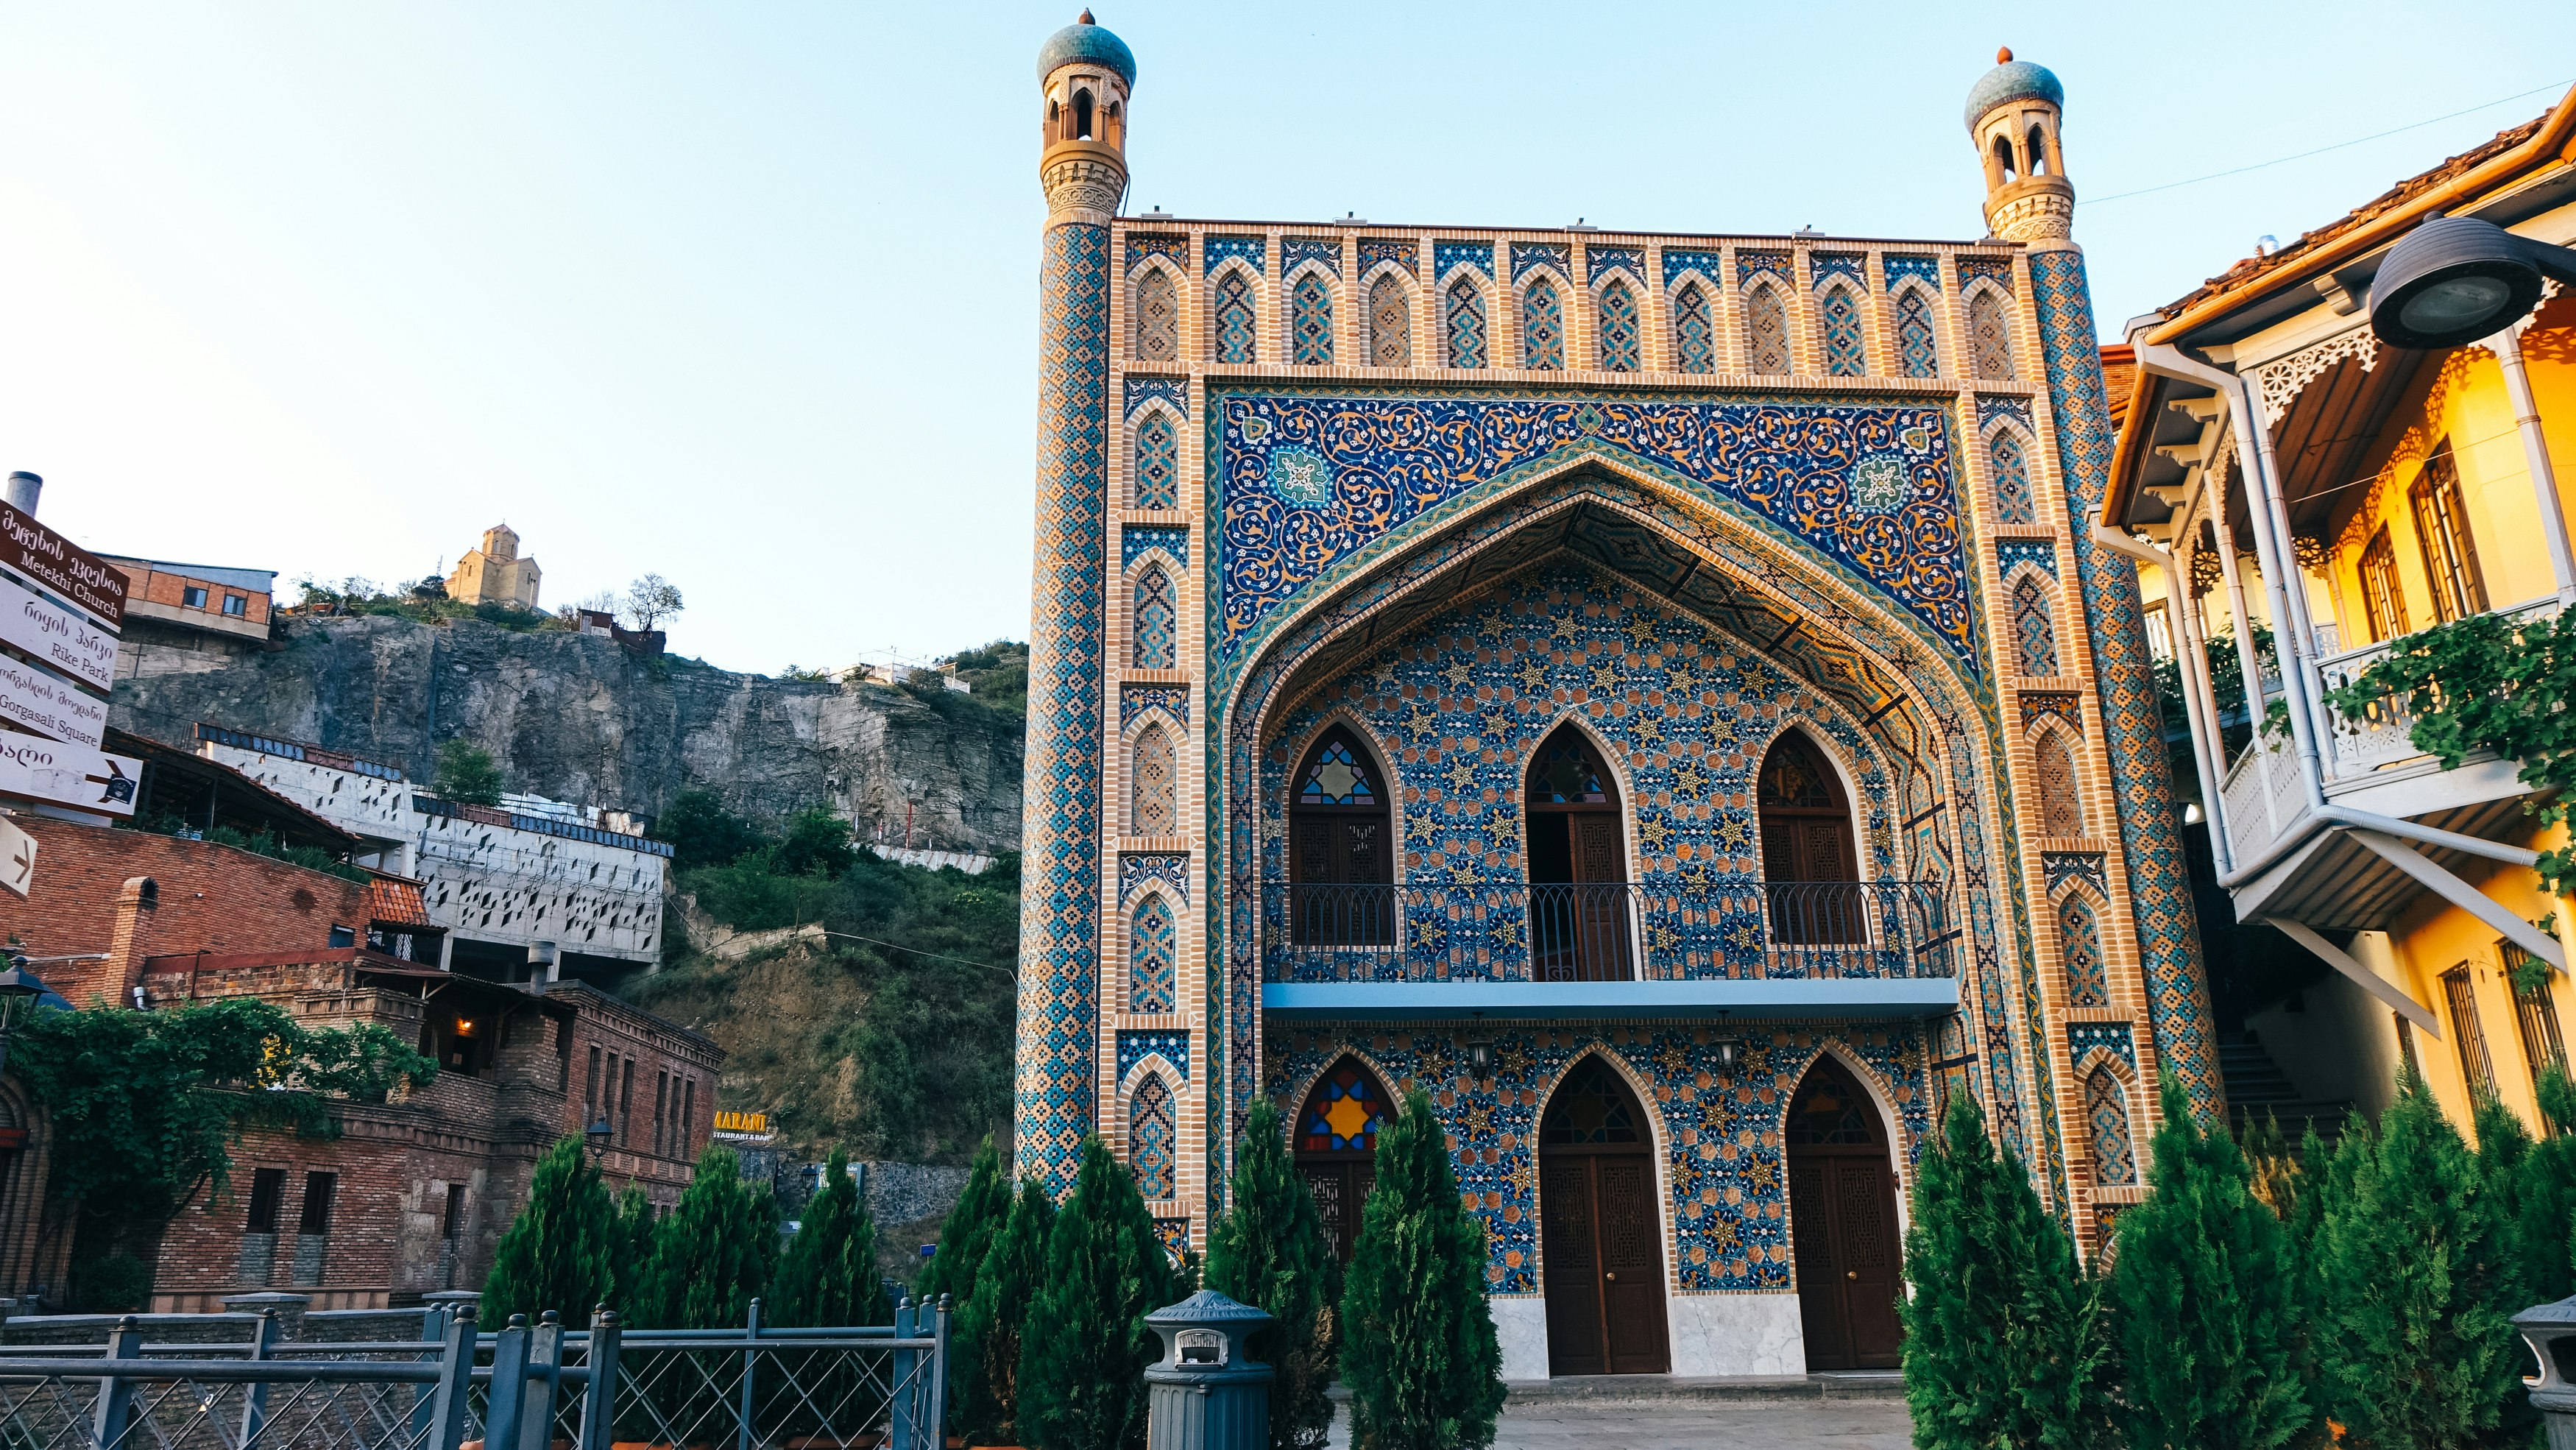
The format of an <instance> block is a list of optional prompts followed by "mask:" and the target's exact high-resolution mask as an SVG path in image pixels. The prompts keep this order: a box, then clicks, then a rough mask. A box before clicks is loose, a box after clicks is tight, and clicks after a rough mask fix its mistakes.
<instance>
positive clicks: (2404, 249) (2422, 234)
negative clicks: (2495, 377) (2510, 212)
mask: <svg viewBox="0 0 2576 1450" xmlns="http://www.w3.org/2000/svg"><path fill="white" fill-rule="evenodd" d="M2552 279H2555V280H2556V281H2557V282H2559V283H2560V284H2561V285H2563V286H2576V250H2570V249H2569V248H2566V247H2554V246H2551V245H2550V244H2549V243H2547V242H2535V241H2533V240H2531V239H2530V238H2528V237H2517V236H2515V235H2514V234H2513V233H2511V232H2509V231H2506V230H2505V229H2504V228H2502V227H2500V226H2497V225H2496V224H2495V223H2493V222H2488V221H2479V220H2478V219H2476V218H2475V217H2451V216H2436V217H2433V218H2432V219H2430V220H2428V221H2426V222H2425V223H2424V224H2423V225H2422V226H2419V227H2417V228H2416V229H2415V230H2413V231H2411V232H2409V233H2407V234H2406V237H2405V239H2404V240H2403V241H2400V242H2399V243H2398V244H2397V245H2396V246H2393V247H2391V248H2389V249H2388V256H2387V258H2386V259H2385V260H2383V261H2382V262H2381V263H2380V264H2379V272H2378V275H2376V276H2374V277H2373V278H2372V279H2371V282H2370V330H2371V331H2372V332H2373V333H2374V334H2376V335H2377V336H2378V338H2379V340H2380V341H2381V342H2384V343H2387V344H2388V345H2389V346H2391V347H2406V348H2448V347H2465V346H2467V345H2468V344H2470V343H2473V342H2479V341H2484V342H2485V343H2486V344H2487V346H2488V347H2489V348H2491V349H2493V350H2494V352H2495V355H2496V362H2497V363H2498V364H2499V365H2500V366H2501V367H2502V369H2503V371H2504V387H2505V395H2506V397H2507V399H2508V400H2510V401H2511V402H2512V404H2513V412H2514V423H2515V426H2516V427H2517V428H2518V429H2519V430H2520V432H2521V434H2522V451H2523V455H2524V457H2525V458H2526V459H2527V460H2528V461H2529V463H2530V466H2531V486H2532V490H2533V492H2534V493H2536V494H2538V495H2539V499H2540V526H2541V533H2542V534H2543V535H2544V536H2545V537H2546V538H2547V541H2548V544H2549V567H2550V572H2551V573H2552V574H2554V575H2555V576H2556V578H2557V584H2558V600H2559V603H2560V605H2561V606H2562V607H2576V549H2570V547H2569V545H2568V540H2567V520H2566V516H2565V515H2564V513H2563V512H2562V511H2561V509H2560V507H2559V502H2558V480H2557V476H2556V473H2555V471H2554V470H2553V469H2552V468H2551V467H2550V462H2549V443H2548V440H2547V438H2545V437H2544V436H2543V435H2542V433H2541V431H2540V408H2539V405H2538V404H2537V403H2535V402H2534V401H2533V400H2532V396H2531V378H2530V376H2529V375H2528V374H2527V373H2526V372H2525V371H2524V369H2523V365H2522V342H2521V339H2520V338H2519V337H2518V336H2517V334H2516V324H2518V323H2520V322H2521V321H2522V320H2523V319H2524V318H2525V317H2527V316H2529V315H2530V313H2531V309H2532V308H2533V307H2535V306H2537V305H2539V302H2540V293H2541V289H2542V286H2543V284H2544V283H2546V282H2547V281H2549V280H2552Z"/></svg>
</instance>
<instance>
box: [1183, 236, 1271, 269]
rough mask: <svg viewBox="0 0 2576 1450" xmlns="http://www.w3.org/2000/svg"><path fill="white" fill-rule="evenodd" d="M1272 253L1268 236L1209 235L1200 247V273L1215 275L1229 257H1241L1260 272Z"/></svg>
mask: <svg viewBox="0 0 2576 1450" xmlns="http://www.w3.org/2000/svg"><path fill="white" fill-rule="evenodd" d="M1269 255H1270V239H1269V238H1267V237H1209V238H1208V239H1207V240H1206V241H1205V242H1203V243H1201V244H1200V247H1199V259H1200V260H1199V275H1200V276H1202V277H1207V276H1214V275H1215V273H1216V269H1217V268H1218V267H1219V266H1221V265H1223V264H1224V262H1225V260H1226V259H1227V258H1229V257H1241V258H1242V259H1243V260H1244V261H1246V262H1248V263H1250V264H1251V266H1252V270H1253V271H1255V272H1258V271H1260V270H1261V269H1262V265H1263V263H1264V262H1265V261H1267V260H1268V258H1269Z"/></svg>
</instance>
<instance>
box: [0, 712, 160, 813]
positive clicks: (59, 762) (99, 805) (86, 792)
mask: <svg viewBox="0 0 2576 1450" xmlns="http://www.w3.org/2000/svg"><path fill="white" fill-rule="evenodd" d="M142 775H143V762H142V761H140V760H137V759H135V758H134V757H133V756H131V755H110V754H108V753H106V752H105V751H100V750H92V749H90V748H89V747H87V746H85V745H72V744H67V743H64V742H61V741H54V740H44V739H40V738H38V737H36V736H33V735H19V734H16V733H6V734H0V795H15V796H28V797H32V798H33V799H36V800H40V801H52V802H54V803H55V804H57V805H66V806H76V807H78V808H80V809H82V810H85V811H95V812H97V813H99V814H101V815H110V816H130V815H132V814H134V792H135V791H136V789H137V788H138V787H139V784H140V782H141V779H142Z"/></svg>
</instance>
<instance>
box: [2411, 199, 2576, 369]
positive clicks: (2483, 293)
mask: <svg viewBox="0 0 2576 1450" xmlns="http://www.w3.org/2000/svg"><path fill="white" fill-rule="evenodd" d="M2551 277H2554V278H2556V279H2558V281H2559V282H2560V283H2562V284H2565V285H2568V286H2576V251H2571V250H2569V249H2568V248H2566V247H2553V246H2551V245H2550V244H2548V243H2547V242H2535V241H2533V240H2531V239H2530V238H2528V237H2517V236H2515V235H2514V234H2513V233H2511V232H2509V231H2506V230H2505V229H2504V228H2502V227H2500V226H2497V225H2496V224H2495V223H2493V222H2488V221H2479V220H2478V219H2476V218H2475V217H2452V216H2437V217H2434V218H2432V219H2431V220H2429V221H2427V222H2425V223H2424V224H2423V225H2422V226H2419V227H2417V228H2416V229H2415V230H2414V231H2412V232H2409V233H2408V234H2407V235H2406V239H2405V240H2404V241H2401V242H2399V243H2398V244H2397V245H2396V246H2394V247H2391V248H2389V249H2388V257H2387V260H2385V261H2383V262H2381V263H2380V264H2379V273H2378V275H2377V276H2375V277H2373V278H2372V279H2371V283H2370V330H2371V331H2372V332H2374V333H2377V334H2378V336H2379V340H2380V341H2382V342H2384V343H2387V344H2388V345H2389V346H2391V347H2409V348H2444V347H2462V346H2465V345H2467V344H2469V343H2472V342H2476V341H2479V340H2480V339H2482V338H2487V337H2492V336H2493V335H2495V334H2496V333H2498V332H2500V331H2502V330H2503V329H2504V328H2506V327H2507V326H2510V325H2511V324H2512V323H2513V322H2514V321H2515V320H2517V319H2519V318H2520V317H2521V316H2522V315H2523V314H2525V313H2527V312H2529V311H2530V310H2531V309H2532V308H2533V307H2534V306H2536V305H2537V304H2538V303H2539V301H2540V288H2541V283H2542V281H2543V280H2544V279H2546V278H2551Z"/></svg>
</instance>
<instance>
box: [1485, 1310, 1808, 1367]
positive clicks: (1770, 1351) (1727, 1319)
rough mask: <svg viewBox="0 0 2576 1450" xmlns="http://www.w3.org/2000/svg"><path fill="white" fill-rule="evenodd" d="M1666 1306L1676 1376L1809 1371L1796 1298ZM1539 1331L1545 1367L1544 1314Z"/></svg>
mask: <svg viewBox="0 0 2576 1450" xmlns="http://www.w3.org/2000/svg"><path fill="white" fill-rule="evenodd" d="M1534 1302H1535V1301H1534ZM1666 1302H1667V1303H1668V1304H1669V1305H1670V1306H1671V1310H1672V1320H1671V1325H1672V1344H1673V1373H1674V1374H1676V1375H1803V1374H1805V1373H1806V1372H1807V1341H1806V1330H1805V1325H1804V1321H1802V1320H1801V1319H1800V1318H1799V1317H1798V1296H1797V1295H1795V1294H1676V1295H1674V1296H1673V1297H1672V1298H1671V1299H1669V1300H1667V1301H1666ZM1539 1327H1540V1331H1541V1333H1540V1339H1539V1348H1540V1350H1541V1354H1540V1362H1541V1363H1545V1361H1546V1354H1545V1350H1546V1347H1547V1340H1546V1335H1545V1330H1546V1318H1545V1316H1544V1314H1542V1315H1541V1317H1540V1321H1539ZM1508 1362H1509V1361H1508V1358H1507V1359H1506V1363H1507V1364H1508ZM1507 1372H1508V1371H1507Z"/></svg>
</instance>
